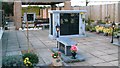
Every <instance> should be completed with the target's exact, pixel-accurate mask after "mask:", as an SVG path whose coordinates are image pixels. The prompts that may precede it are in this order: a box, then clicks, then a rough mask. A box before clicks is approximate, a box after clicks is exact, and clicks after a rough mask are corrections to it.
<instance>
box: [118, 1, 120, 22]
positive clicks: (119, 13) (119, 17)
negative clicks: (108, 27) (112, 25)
mask: <svg viewBox="0 0 120 68" xmlns="http://www.w3.org/2000/svg"><path fill="white" fill-rule="evenodd" d="M118 22H119V23H120V1H119V3H118Z"/></svg>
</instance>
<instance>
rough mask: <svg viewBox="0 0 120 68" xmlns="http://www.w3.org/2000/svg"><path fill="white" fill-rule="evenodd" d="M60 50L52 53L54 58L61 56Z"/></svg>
mask: <svg viewBox="0 0 120 68" xmlns="http://www.w3.org/2000/svg"><path fill="white" fill-rule="evenodd" d="M60 54H61V53H60V52H54V53H53V54H52V57H53V58H54V59H56V58H58V57H59V56H60Z"/></svg>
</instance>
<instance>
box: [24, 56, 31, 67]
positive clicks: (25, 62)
mask: <svg viewBox="0 0 120 68" xmlns="http://www.w3.org/2000/svg"><path fill="white" fill-rule="evenodd" d="M24 64H25V66H32V63H31V62H30V60H29V58H28V57H26V58H25V59H24Z"/></svg>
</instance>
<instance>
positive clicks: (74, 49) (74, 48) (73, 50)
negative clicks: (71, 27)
mask: <svg viewBox="0 0 120 68" xmlns="http://www.w3.org/2000/svg"><path fill="white" fill-rule="evenodd" d="M70 50H71V51H72V52H76V51H77V50H78V49H77V46H76V45H72V46H71V48H70Z"/></svg>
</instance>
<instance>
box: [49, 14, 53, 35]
mask: <svg viewBox="0 0 120 68" xmlns="http://www.w3.org/2000/svg"><path fill="white" fill-rule="evenodd" d="M50 18H51V35H53V14H52V13H51V14H50Z"/></svg>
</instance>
